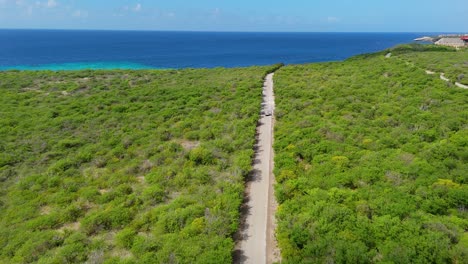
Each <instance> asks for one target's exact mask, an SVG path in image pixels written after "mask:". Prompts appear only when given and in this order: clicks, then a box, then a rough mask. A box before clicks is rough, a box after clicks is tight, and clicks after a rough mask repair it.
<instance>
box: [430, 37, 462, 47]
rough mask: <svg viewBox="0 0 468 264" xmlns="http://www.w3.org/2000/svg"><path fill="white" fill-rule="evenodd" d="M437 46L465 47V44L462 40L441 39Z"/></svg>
mask: <svg viewBox="0 0 468 264" xmlns="http://www.w3.org/2000/svg"><path fill="white" fill-rule="evenodd" d="M435 44H437V45H447V46H465V42H464V41H463V40H461V39H460V38H441V39H440V40H439V41H437V42H436V43H435Z"/></svg>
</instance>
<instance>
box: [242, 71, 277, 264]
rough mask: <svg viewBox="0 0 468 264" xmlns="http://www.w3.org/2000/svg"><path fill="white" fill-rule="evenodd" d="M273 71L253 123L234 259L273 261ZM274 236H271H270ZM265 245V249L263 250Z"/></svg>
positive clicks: (251, 261)
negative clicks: (252, 156)
mask: <svg viewBox="0 0 468 264" xmlns="http://www.w3.org/2000/svg"><path fill="white" fill-rule="evenodd" d="M274 108H275V102H274V97H273V74H269V75H268V76H267V77H266V79H265V84H264V87H263V103H262V115H261V118H260V120H259V125H258V126H257V144H256V148H255V149H256V151H255V159H254V165H253V171H252V173H251V178H250V179H249V181H248V182H247V186H246V199H245V203H244V206H243V208H242V214H243V219H242V222H241V227H240V232H239V239H238V245H237V251H236V253H235V256H234V262H235V263H252V264H263V263H268V262H271V261H273V260H274V259H275V258H274V255H275V253H274V252H276V251H277V250H275V242H274V241H272V239H271V238H272V237H274V236H273V232H274V219H273V216H274V211H273V210H274V208H275V203H274V197H273V181H274V179H273V175H272V165H273V155H272V153H273V151H272V143H273V116H274ZM273 240H274V239H273ZM267 249H268V251H269V252H267Z"/></svg>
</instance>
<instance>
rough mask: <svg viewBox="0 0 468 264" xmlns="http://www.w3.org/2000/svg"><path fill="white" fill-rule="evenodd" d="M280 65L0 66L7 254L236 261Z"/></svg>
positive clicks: (1, 213)
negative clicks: (266, 97)
mask: <svg viewBox="0 0 468 264" xmlns="http://www.w3.org/2000/svg"><path fill="white" fill-rule="evenodd" d="M268 70H270V68H267V67H252V68H244V69H213V70H190V69H188V70H180V71H178V70H167V71H78V72H73V71H72V72H50V71H39V72H0V91H1V94H2V96H1V97H0V113H1V118H0V138H1V139H2V140H1V141H0V150H1V153H0V181H1V185H0V186H1V189H0V191H1V193H0V262H1V263H30V262H37V263H83V262H85V261H88V263H102V262H103V261H104V263H155V262H157V263H220V262H222V263H229V262H230V261H231V252H232V251H233V247H234V242H233V240H232V236H233V233H234V232H236V231H237V228H238V221H239V212H238V211H239V206H240V203H241V202H242V194H243V186H244V185H243V183H244V177H245V176H246V175H247V173H248V172H249V171H250V168H251V158H252V155H253V145H254V141H255V127H256V123H257V119H258V112H259V110H260V103H261V91H262V84H263V77H264V76H265V75H266V72H267V71H268Z"/></svg>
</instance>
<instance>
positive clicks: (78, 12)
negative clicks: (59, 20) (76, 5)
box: [72, 10, 88, 18]
mask: <svg viewBox="0 0 468 264" xmlns="http://www.w3.org/2000/svg"><path fill="white" fill-rule="evenodd" d="M72 16H73V17H77V18H86V17H88V12H87V11H84V10H76V11H75V12H73V14H72Z"/></svg>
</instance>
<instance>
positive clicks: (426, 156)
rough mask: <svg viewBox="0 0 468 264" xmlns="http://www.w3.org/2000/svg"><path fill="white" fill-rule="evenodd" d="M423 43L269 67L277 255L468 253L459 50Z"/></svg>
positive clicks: (356, 259)
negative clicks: (453, 80) (456, 83)
mask: <svg viewBox="0 0 468 264" xmlns="http://www.w3.org/2000/svg"><path fill="white" fill-rule="evenodd" d="M421 47H422V46H418V47H417V48H418V49H422V50H420V51H414V49H413V48H411V47H410V48H409V50H406V51H405V52H402V50H401V49H395V50H391V51H385V52H381V53H378V54H371V55H363V56H358V57H356V58H352V59H350V60H347V61H344V62H334V63H320V64H310V65H295V66H287V67H284V68H282V69H280V70H279V71H278V72H277V73H276V74H275V93H276V103H277V111H276V119H277V122H276V128H275V129H276V130H275V145H274V149H275V152H276V158H275V175H276V179H277V181H278V185H277V186H276V197H277V199H278V202H279V203H280V206H279V209H278V213H277V218H278V226H279V227H278V230H277V236H278V239H279V245H280V247H281V250H282V255H283V260H284V263H466V260H467V259H468V233H467V229H468V214H467V210H466V206H467V205H468V185H467V184H468V177H467V171H468V148H467V147H468V127H467V123H466V121H467V120H468V109H467V103H468V91H467V90H464V89H460V88H457V87H453V85H449V84H447V83H445V82H444V81H442V80H440V79H439V76H438V75H428V74H426V72H425V69H433V70H439V71H444V72H445V73H446V74H447V76H459V77H460V78H461V77H462V76H460V75H461V74H463V73H465V72H466V70H467V68H466V65H467V63H468V53H467V52H451V51H450V50H449V49H447V51H430V50H428V49H431V47H430V46H429V47H428V48H427V49H426V48H421ZM436 49H439V48H436ZM403 50H404V49H403ZM388 52H393V56H392V57H390V58H385V54H386V53H388ZM461 79H464V78H461Z"/></svg>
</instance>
